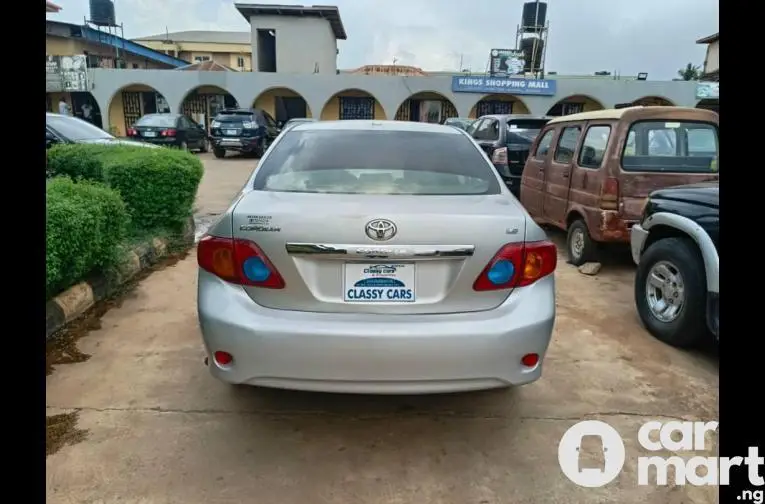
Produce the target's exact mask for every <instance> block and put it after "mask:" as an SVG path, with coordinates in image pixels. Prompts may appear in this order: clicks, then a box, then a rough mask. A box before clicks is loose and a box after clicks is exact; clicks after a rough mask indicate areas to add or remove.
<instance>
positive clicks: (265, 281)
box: [197, 236, 284, 289]
mask: <svg viewBox="0 0 765 504" xmlns="http://www.w3.org/2000/svg"><path fill="white" fill-rule="evenodd" d="M197 263H198V264H199V267H200V268H202V269H203V270H205V271H207V272H209V273H212V274H213V275H215V276H217V277H219V278H221V279H223V280H225V281H227V282H231V283H235V284H239V285H249V286H252V287H263V288H266V289H283V288H284V279H283V278H282V276H281V275H280V274H279V272H278V271H277V270H276V267H274V265H273V264H272V263H271V261H269V260H268V257H267V256H266V254H265V253H264V252H263V251H262V250H260V248H259V247H258V246H257V245H256V244H255V243H253V242H251V241H249V240H241V239H234V238H219V237H217V236H205V237H204V238H202V239H201V240H199V245H198V246H197Z"/></svg>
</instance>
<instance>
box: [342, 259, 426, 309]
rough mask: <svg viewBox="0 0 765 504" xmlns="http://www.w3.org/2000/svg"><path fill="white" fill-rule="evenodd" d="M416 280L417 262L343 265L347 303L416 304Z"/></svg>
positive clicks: (344, 299)
mask: <svg viewBox="0 0 765 504" xmlns="http://www.w3.org/2000/svg"><path fill="white" fill-rule="evenodd" d="M416 283H417V265H416V263H413V262H397V263H374V262H346V263H344V264H343V302H344V303H353V304H367V303H374V304H409V303H415V302H416V301H417V291H416Z"/></svg>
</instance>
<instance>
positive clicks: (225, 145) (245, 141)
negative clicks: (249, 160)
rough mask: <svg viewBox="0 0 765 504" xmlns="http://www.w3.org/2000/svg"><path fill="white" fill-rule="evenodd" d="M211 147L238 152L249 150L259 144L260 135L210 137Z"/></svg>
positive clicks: (252, 149) (254, 148)
mask: <svg viewBox="0 0 765 504" xmlns="http://www.w3.org/2000/svg"><path fill="white" fill-rule="evenodd" d="M212 144H213V147H215V148H218V149H226V150H233V151H239V152H251V151H254V150H256V149H257V148H258V147H259V146H260V144H261V139H260V137H212Z"/></svg>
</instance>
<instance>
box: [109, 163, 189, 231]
mask: <svg viewBox="0 0 765 504" xmlns="http://www.w3.org/2000/svg"><path fill="white" fill-rule="evenodd" d="M104 159H105V163H104V179H105V181H106V183H107V184H108V185H109V186H110V187H112V188H114V189H116V190H117V191H119V193H120V194H121V195H122V199H123V200H124V201H125V204H126V205H127V208H128V212H129V213H130V216H131V221H132V223H133V227H134V229H151V228H158V227H160V228H168V229H180V228H181V227H182V226H183V224H184V222H185V221H186V219H187V218H188V217H189V216H190V215H191V213H192V208H193V205H194V199H195V198H196V194H197V188H198V187H199V182H200V181H201V180H202V173H203V168H202V162H201V161H200V160H199V159H198V158H197V157H196V156H194V155H193V154H190V153H188V152H183V151H180V150H177V149H145V148H133V149H130V150H129V151H125V152H123V153H121V154H119V155H115V156H108V157H105V158H104Z"/></svg>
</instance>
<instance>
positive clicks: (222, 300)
mask: <svg viewBox="0 0 765 504" xmlns="http://www.w3.org/2000/svg"><path fill="white" fill-rule="evenodd" d="M198 314H199V322H200V327H201V330H202V338H203V340H204V344H205V348H206V350H207V353H208V356H209V357H210V358H209V367H210V371H211V373H212V374H213V376H215V377H216V378H218V379H220V380H222V381H225V382H229V383H236V384H249V385H258V386H266V387H275V388H285V389H296V390H310V391H324V392H348V393H379V394H399V393H401V394H421V393H439V392H457V391H469V390H480V389H489V388H497V387H505V386H508V385H522V384H525V383H530V382H533V381H535V380H537V379H539V377H540V376H541V374H542V362H543V358H544V355H545V353H546V351H547V347H548V345H549V343H550V339H551V336H552V330H553V324H554V321H555V280H554V277H553V276H552V275H550V276H548V277H546V278H543V279H542V280H540V281H538V282H536V283H535V284H533V285H530V286H528V287H524V288H519V289H515V291H513V293H512V294H511V295H510V296H509V297H508V299H507V300H506V301H505V302H504V303H503V304H502V305H500V306H499V307H498V308H495V309H493V310H489V311H482V312H470V313H459V314H445V315H377V314H375V315H373V314H334V313H312V312H295V311H286V310H274V309H269V308H264V307H262V306H260V305H258V304H256V303H254V302H253V301H252V299H251V298H249V297H248V296H247V294H246V293H245V292H244V290H243V289H242V288H241V287H239V286H236V285H233V284H229V283H227V282H224V281H223V280H220V279H219V278H217V277H215V276H214V275H212V274H210V273H208V272H206V271H203V270H200V272H199V285H198ZM216 351H225V352H228V353H230V354H231V355H233V356H234V361H233V363H232V364H231V365H229V366H220V365H218V364H217V363H216V362H215V361H214V359H213V358H212V356H213V353H214V352H216ZM529 353H536V354H538V355H539V362H538V363H537V364H536V365H535V366H533V367H526V366H524V365H523V364H522V363H521V359H522V357H523V356H524V355H526V354H529Z"/></svg>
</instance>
